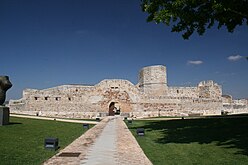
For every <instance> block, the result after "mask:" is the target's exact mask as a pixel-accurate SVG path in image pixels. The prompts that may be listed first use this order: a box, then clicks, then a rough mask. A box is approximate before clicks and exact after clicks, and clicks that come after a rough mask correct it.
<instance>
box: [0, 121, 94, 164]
mask: <svg viewBox="0 0 248 165" xmlns="http://www.w3.org/2000/svg"><path fill="white" fill-rule="evenodd" d="M91 127H92V125H91ZM84 132H85V129H83V127H82V124H77V123H66V122H58V121H47V120H35V119H24V118H15V117H11V118H10V125H7V126H1V127H0V164H1V165H18V164H20V165H23V164H28V165H31V164H37V165H38V164H41V163H42V162H43V161H45V160H46V159H48V158H49V157H51V156H53V155H54V154H55V153H57V152H58V151H57V152H55V151H52V150H47V149H44V139H45V138H46V137H57V138H59V146H60V149H62V148H64V147H65V146H67V145H68V144H70V143H71V142H72V141H73V140H75V139H76V138H77V137H79V136H80V135H82V134H83V133H84Z"/></svg>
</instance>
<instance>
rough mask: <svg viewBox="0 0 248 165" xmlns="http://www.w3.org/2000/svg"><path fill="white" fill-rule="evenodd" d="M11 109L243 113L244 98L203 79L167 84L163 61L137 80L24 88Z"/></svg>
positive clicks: (77, 113)
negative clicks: (236, 97) (192, 83)
mask: <svg viewBox="0 0 248 165" xmlns="http://www.w3.org/2000/svg"><path fill="white" fill-rule="evenodd" d="M9 107H10V111H11V113H18V114H29V115H40V116H51V117H68V118H94V117H97V116H98V117H103V116H107V115H113V111H116V110H117V111H118V110H120V114H121V115H125V116H133V117H152V116H190V115H220V114H221V113H223V112H228V113H247V112H248V109H247V107H248V105H247V100H245V99H243V100H232V97H231V96H228V95H225V96H222V88H221V86H220V85H218V84H217V83H215V82H213V81H211V80H210V81H202V82H200V83H199V84H198V85H197V86H196V87H169V86H168V85H167V74H166V67H165V66H162V65H156V66H149V67H144V68H143V69H141V71H140V72H139V82H138V84H136V85H134V84H132V83H131V82H130V81H128V80H119V79H107V80H103V81H101V82H100V83H98V84H96V85H94V86H86V85H62V86H57V87H54V88H49V89H43V90H37V89H26V90H24V91H23V98H21V99H20V100H10V103H9Z"/></svg>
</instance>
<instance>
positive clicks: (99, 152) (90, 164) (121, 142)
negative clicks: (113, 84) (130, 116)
mask: <svg viewBox="0 0 248 165" xmlns="http://www.w3.org/2000/svg"><path fill="white" fill-rule="evenodd" d="M61 164H63V165H151V164H152V163H151V162H150V160H149V159H148V158H147V157H146V156H145V154H144V152H143V151H142V149H141V148H140V146H139V145H138V143H137V141H136V140H135V138H134V137H133V135H132V134H131V132H130V131H129V130H128V128H127V126H126V124H125V123H124V122H123V121H122V119H121V118H120V117H106V118H105V119H103V120H102V121H101V122H100V123H98V124H97V125H96V126H94V127H93V128H91V129H90V130H88V131H87V132H86V133H84V134H83V135H82V136H80V137H79V138H78V139H76V140H75V141H74V142H72V143H71V144H70V145H69V146H67V147H66V148H65V149H63V150H61V151H60V152H59V153H58V154H56V155H55V156H53V157H52V158H51V159H49V160H47V161H46V162H45V163H44V165H61Z"/></svg>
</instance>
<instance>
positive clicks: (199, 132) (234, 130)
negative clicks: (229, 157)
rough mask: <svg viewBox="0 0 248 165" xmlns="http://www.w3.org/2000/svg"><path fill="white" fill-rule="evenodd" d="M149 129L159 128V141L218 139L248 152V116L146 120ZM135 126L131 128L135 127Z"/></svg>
mask: <svg viewBox="0 0 248 165" xmlns="http://www.w3.org/2000/svg"><path fill="white" fill-rule="evenodd" d="M144 123H145V125H143V126H142V127H144V128H145V130H146V131H147V133H149V132H150V131H159V132H160V133H162V138H157V139H156V141H155V142H156V143H162V144H165V143H193V142H197V143H199V144H209V143H212V142H213V143H215V144H216V145H218V146H221V147H224V148H236V149H238V151H237V152H236V153H235V154H242V155H248V117H238V118H205V119H186V120H169V121H150V122H144ZM136 128H137V127H133V128H131V129H136Z"/></svg>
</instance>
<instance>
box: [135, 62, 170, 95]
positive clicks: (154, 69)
mask: <svg viewBox="0 0 248 165" xmlns="http://www.w3.org/2000/svg"><path fill="white" fill-rule="evenodd" d="M139 87H140V90H141V92H144V93H145V94H152V95H164V94H166V93H167V88H168V86H167V78H166V67H165V66H163V65H155V66H148V67H144V68H142V69H141V70H140V72H139Z"/></svg>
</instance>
